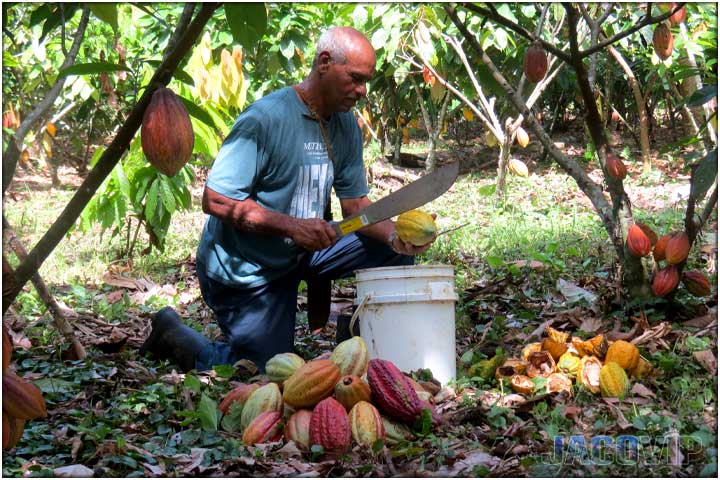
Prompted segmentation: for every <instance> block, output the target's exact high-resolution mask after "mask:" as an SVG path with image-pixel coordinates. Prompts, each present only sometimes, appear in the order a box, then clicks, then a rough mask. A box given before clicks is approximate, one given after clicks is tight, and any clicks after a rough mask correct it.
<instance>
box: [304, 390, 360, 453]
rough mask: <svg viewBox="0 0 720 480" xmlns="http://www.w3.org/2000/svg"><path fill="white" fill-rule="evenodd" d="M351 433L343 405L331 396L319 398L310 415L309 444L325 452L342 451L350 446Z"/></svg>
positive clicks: (348, 419)
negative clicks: (323, 398) (317, 446)
mask: <svg viewBox="0 0 720 480" xmlns="http://www.w3.org/2000/svg"><path fill="white" fill-rule="evenodd" d="M351 440H352V433H351V431H350V418H349V417H348V414H347V412H346V411H345V407H343V406H342V405H341V404H340V402H338V401H337V400H335V399H334V398H332V397H328V398H326V399H325V400H321V401H320V403H318V404H317V405H316V406H315V408H314V409H313V413H312V417H310V444H311V445H320V446H322V447H323V450H325V451H326V452H333V453H344V452H346V451H347V450H348V449H349V448H350V442H351Z"/></svg>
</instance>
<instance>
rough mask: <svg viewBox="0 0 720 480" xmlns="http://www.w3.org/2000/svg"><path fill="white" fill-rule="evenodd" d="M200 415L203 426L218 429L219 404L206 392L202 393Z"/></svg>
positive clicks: (212, 429) (208, 428)
mask: <svg viewBox="0 0 720 480" xmlns="http://www.w3.org/2000/svg"><path fill="white" fill-rule="evenodd" d="M198 415H199V416H200V425H202V428H204V429H205V430H211V431H214V430H217V426H218V406H217V403H216V402H215V400H213V399H212V398H210V397H208V396H207V395H206V394H205V393H203V394H202V395H200V404H199V405H198Z"/></svg>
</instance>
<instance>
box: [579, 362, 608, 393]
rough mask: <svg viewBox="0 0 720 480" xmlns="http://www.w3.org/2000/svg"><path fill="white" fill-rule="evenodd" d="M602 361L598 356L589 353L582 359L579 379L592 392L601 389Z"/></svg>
mask: <svg viewBox="0 0 720 480" xmlns="http://www.w3.org/2000/svg"><path fill="white" fill-rule="evenodd" d="M601 369H602V363H600V360H598V358H597V357H595V356H593V355H588V356H586V357H582V359H581V360H580V372H579V373H578V379H580V383H582V384H583V385H584V386H585V387H586V388H587V389H588V390H590V391H591V392H592V393H598V392H599V391H600V370H601Z"/></svg>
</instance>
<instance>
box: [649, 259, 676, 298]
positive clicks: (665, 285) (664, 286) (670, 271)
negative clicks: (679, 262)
mask: <svg viewBox="0 0 720 480" xmlns="http://www.w3.org/2000/svg"><path fill="white" fill-rule="evenodd" d="M678 283H680V275H679V274H678V270H677V267H676V266H675V265H668V266H667V267H665V268H663V269H662V270H659V271H658V272H657V273H656V274H655V278H653V284H652V291H653V294H654V295H655V296H656V297H664V296H665V295H667V294H668V293H670V292H672V291H673V290H675V288H676V287H677V286H678Z"/></svg>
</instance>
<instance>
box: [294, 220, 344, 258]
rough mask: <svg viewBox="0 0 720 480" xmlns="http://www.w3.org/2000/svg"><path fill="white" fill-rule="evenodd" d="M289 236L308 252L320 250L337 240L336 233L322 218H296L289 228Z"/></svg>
mask: <svg viewBox="0 0 720 480" xmlns="http://www.w3.org/2000/svg"><path fill="white" fill-rule="evenodd" d="M290 238H292V239H293V241H294V242H295V244H296V245H298V246H300V247H302V248H304V249H305V250H307V251H309V252H314V251H316V250H322V249H323V248H326V247H329V246H330V245H332V244H333V243H335V242H336V241H337V234H336V233H335V230H334V229H333V228H332V227H331V226H330V224H329V223H328V222H326V221H325V220H323V219H322V218H296V219H294V220H293V225H292V227H291V229H290Z"/></svg>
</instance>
